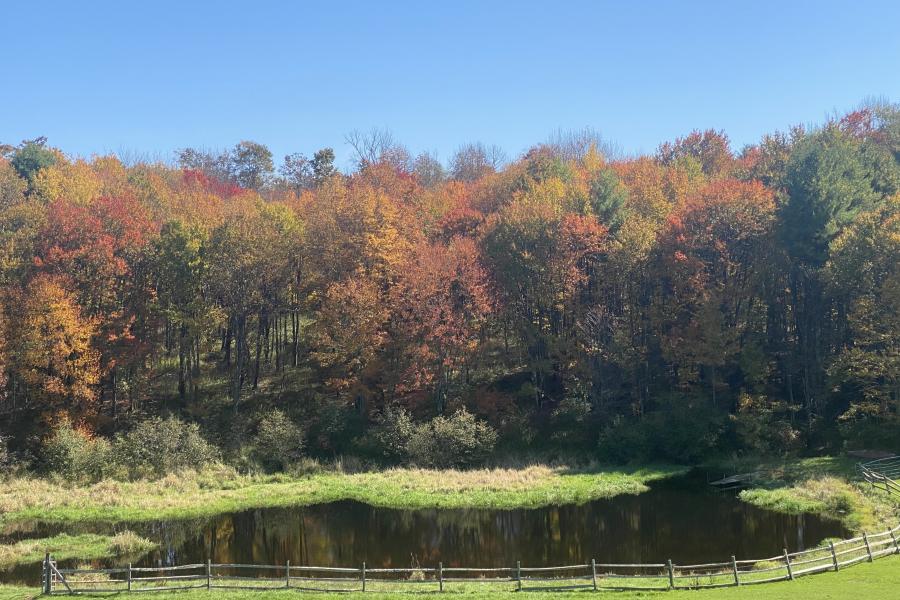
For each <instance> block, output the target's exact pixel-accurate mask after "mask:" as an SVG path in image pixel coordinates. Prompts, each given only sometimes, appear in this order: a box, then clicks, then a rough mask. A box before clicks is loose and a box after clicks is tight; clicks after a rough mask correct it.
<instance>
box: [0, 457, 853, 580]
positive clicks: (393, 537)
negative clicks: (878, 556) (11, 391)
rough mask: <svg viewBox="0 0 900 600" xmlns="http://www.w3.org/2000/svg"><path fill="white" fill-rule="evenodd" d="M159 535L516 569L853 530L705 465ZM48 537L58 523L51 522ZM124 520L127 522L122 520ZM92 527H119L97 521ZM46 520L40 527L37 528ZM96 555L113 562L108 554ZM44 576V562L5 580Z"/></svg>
mask: <svg viewBox="0 0 900 600" xmlns="http://www.w3.org/2000/svg"><path fill="white" fill-rule="evenodd" d="M129 528H131V529H132V530H134V531H137V532H139V533H141V534H142V535H145V536H147V537H150V538H151V539H154V540H156V541H158V542H160V548H159V549H158V550H156V551H154V552H152V553H150V554H149V555H147V556H145V557H143V558H142V559H141V560H140V561H139V563H137V562H136V563H135V566H157V565H172V564H185V563H199V562H205V561H206V559H207V557H209V558H211V559H212V561H213V562H219V563H245V564H246V563H257V564H283V563H284V562H285V561H287V560H290V561H291V564H293V565H316V566H348V567H349V566H354V567H356V566H359V565H360V564H361V563H362V562H363V561H365V562H366V563H367V565H368V566H369V567H370V568H371V567H410V566H413V567H414V566H423V567H428V566H435V565H437V563H438V562H439V561H442V562H443V564H444V566H446V567H450V566H478V567H508V566H512V565H515V563H516V561H517V560H519V561H522V565H523V566H543V565H565V564H575V563H584V562H588V561H590V559H592V558H593V559H596V560H597V561H598V562H600V563H638V562H645V563H647V562H656V563H659V562H665V560H666V559H669V558H671V559H672V560H673V561H674V562H676V563H680V564H696V563H704V562H714V561H723V560H727V559H728V558H729V557H730V556H731V555H732V554H734V555H736V556H737V557H738V558H739V559H740V558H766V557H771V556H774V555H777V554H780V553H781V552H782V549H783V548H788V550H790V551H795V550H802V549H804V548H808V547H812V546H815V545H817V544H818V543H820V542H821V541H822V540H824V539H825V538H828V537H845V536H847V535H848V534H849V532H847V531H846V530H845V529H844V527H843V526H842V525H841V524H840V523H839V522H837V521H833V520H829V519H824V518H822V517H819V516H816V515H809V514H807V515H783V514H778V513H774V512H770V511H766V510H762V509H759V508H755V507H753V506H751V505H749V504H746V503H744V502H741V501H740V500H739V499H738V498H737V492H736V491H734V490H731V491H719V490H716V489H713V488H712V487H711V486H709V485H707V484H706V479H705V476H704V474H702V473H697V472H695V473H693V474H691V475H688V476H685V477H678V478H673V479H670V480H666V481H660V482H657V483H655V484H653V485H652V486H651V489H650V491H648V492H645V493H643V494H639V495H636V496H629V495H625V496H617V497H615V498H610V499H607V500H597V501H594V502H589V503H586V504H582V505H564V506H548V507H543V508H537V509H517V510H489V509H452V510H449V509H430V510H396V509H387V508H376V507H372V506H369V505H366V504H361V503H358V502H351V501H343V502H334V503H330V504H321V505H314V506H306V507H297V508H277V509H258V510H248V511H243V512H237V513H233V514H226V515H220V516H218V517H215V518H212V519H208V520H203V521H199V522H194V521H190V522H185V521H179V522H158V523H150V524H134V525H132V526H130V527H129ZM38 529H42V530H44V531H41V532H40V534H41V535H47V534H49V533H53V531H52V530H51V529H49V528H46V527H39V528H38ZM118 529H122V527H121V526H120V527H118ZM91 530H93V531H100V532H105V531H110V528H109V527H106V528H102V527H94V528H92V529H91ZM36 533H37V530H35V531H33V532H32V533H31V534H30V535H35V534H36ZM95 564H102V561H101V562H98V563H95ZM39 577H40V573H39V568H37V567H35V566H29V567H19V568H17V569H14V570H12V571H8V572H6V573H0V579H2V580H28V581H29V582H30V583H36V582H37V580H38V579H39Z"/></svg>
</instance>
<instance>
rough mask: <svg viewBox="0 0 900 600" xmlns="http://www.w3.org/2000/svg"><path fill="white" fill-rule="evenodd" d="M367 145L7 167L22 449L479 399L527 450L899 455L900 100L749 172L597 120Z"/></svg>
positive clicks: (683, 142) (3, 370) (40, 143)
mask: <svg viewBox="0 0 900 600" xmlns="http://www.w3.org/2000/svg"><path fill="white" fill-rule="evenodd" d="M347 141H348V143H349V144H350V145H351V146H352V147H353V148H354V151H355V152H356V156H357V161H356V162H357V168H356V170H355V171H354V172H353V173H349V174H344V173H341V172H339V171H338V170H337V169H335V167H334V153H333V151H332V150H331V149H328V148H324V149H322V150H320V151H318V152H316V153H315V154H314V155H313V157H312V158H307V157H306V156H303V155H300V154H292V155H289V156H287V157H285V159H284V162H283V164H282V165H281V167H280V168H279V169H278V170H277V172H276V169H275V167H274V162H273V157H272V154H271V152H270V151H269V150H268V149H267V148H266V147H265V146H264V145H262V144H259V143H256V142H249V141H242V142H240V143H239V144H237V145H236V146H235V147H234V148H232V149H229V150H227V151H224V152H207V151H201V150H196V149H191V148H187V149H184V150H182V151H180V152H179V153H178V156H177V162H178V166H167V165H162V164H148V163H136V164H132V165H129V166H126V165H124V164H123V163H122V162H121V161H120V160H118V159H117V158H115V157H113V156H98V157H94V158H92V159H91V160H84V159H71V158H69V157H67V156H66V155H65V154H63V153H62V152H61V151H60V150H58V149H55V148H52V147H50V146H48V145H47V143H46V140H44V139H43V138H38V139H35V140H31V141H26V142H23V143H22V144H19V145H17V146H3V147H2V148H0V156H2V158H0V290H2V296H0V333H2V335H0V339H2V344H0V378H2V379H0V412H2V413H3V414H4V415H5V416H4V417H3V418H2V419H0V434H3V433H4V431H3V429H4V428H5V429H6V431H5V433H6V434H7V435H14V436H16V440H17V441H16V442H14V443H15V444H17V445H27V444H28V443H29V442H28V441H27V436H29V435H31V436H38V437H40V436H42V435H44V434H45V433H46V432H47V431H48V430H49V429H50V428H51V426H52V424H53V423H54V422H57V421H58V420H59V419H61V418H67V419H71V420H73V421H74V422H78V423H80V424H81V425H80V426H82V427H86V428H89V429H91V430H95V431H98V432H103V433H109V434H111V433H114V432H116V431H118V430H119V429H122V428H127V427H128V426H129V425H130V424H131V423H132V422H133V421H134V420H135V419H138V418H143V417H148V416H154V415H159V414H163V413H177V414H180V415H182V416H185V417H187V418H189V419H192V420H196V421H198V422H200V423H201V425H202V426H203V427H205V428H209V429H210V430H215V431H216V432H217V434H216V435H217V436H218V437H222V436H226V437H227V436H232V437H233V438H234V440H236V441H234V442H233V443H234V444H236V445H239V444H240V440H241V439H243V436H244V435H245V434H246V435H250V434H248V433H246V431H244V429H246V428H251V429H252V428H253V427H254V426H255V425H254V419H253V418H250V419H246V418H244V417H242V416H238V415H256V414H258V413H259V412H260V411H264V410H271V409H273V408H274V409H278V410H282V411H284V412H285V414H287V415H289V418H290V419H291V420H292V422H293V423H294V424H296V425H297V426H298V427H299V428H300V430H302V432H303V436H304V438H305V442H304V443H303V446H304V448H305V451H307V452H312V453H316V452H319V453H329V452H331V453H334V452H343V451H350V450H352V449H358V448H363V447H365V446H366V443H368V442H366V440H369V441H371V439H372V435H373V433H372V432H374V431H375V429H376V428H377V427H381V428H384V427H385V422H384V421H385V419H386V418H389V415H397V414H406V415H410V414H411V415H413V418H414V419H418V420H421V421H426V420H428V419H431V418H433V417H435V416H440V415H444V414H447V415H449V414H454V413H455V412H456V411H457V410H458V409H462V408H465V409H468V410H469V411H471V413H473V414H474V415H476V416H477V417H478V418H479V419H481V420H484V421H487V423H488V424H490V426H491V427H492V428H494V429H495V430H497V431H498V432H499V440H500V441H499V444H500V446H503V445H504V444H507V445H519V446H526V447H530V446H535V445H541V444H545V445H546V444H550V445H555V446H558V447H569V448H574V449H579V450H584V449H591V450H592V451H593V450H596V449H597V448H598V444H599V448H600V452H601V453H602V454H603V455H604V456H606V457H611V458H618V459H622V460H627V459H629V458H634V457H635V455H634V454H628V452H626V451H623V450H622V449H623V448H625V447H628V448H633V449H634V448H636V449H637V450H634V452H640V453H643V454H642V456H645V457H668V458H678V459H682V460H692V459H694V458H697V457H699V456H701V455H702V454H703V453H704V452H708V451H712V450H713V449H719V450H721V449H725V448H727V449H735V450H741V451H744V450H746V451H751V450H752V451H784V450H788V449H798V448H803V447H819V446H821V445H828V444H839V443H842V440H843V439H850V437H849V436H850V434H848V433H847V432H848V431H849V430H851V429H853V428H857V431H858V430H859V429H858V428H860V427H874V428H875V430H877V431H879V432H881V434H883V437H884V439H888V440H889V441H887V442H885V443H888V444H890V443H896V441H897V440H896V437H897V436H896V435H895V433H891V432H896V428H897V417H898V409H900V267H898V264H900V108H898V107H897V106H895V105H890V104H886V103H881V104H874V105H869V106H864V107H863V108H861V109H859V110H856V111H853V112H851V113H848V114H847V115H844V116H842V117H840V118H835V119H833V120H830V121H829V122H827V123H825V124H824V125H822V126H820V127H817V128H806V129H804V128H800V127H797V128H794V129H792V130H791V131H789V132H787V133H774V134H771V135H766V136H764V137H763V139H762V140H761V141H760V142H759V143H758V144H755V145H751V146H748V147H746V148H744V149H743V150H742V151H740V152H739V153H735V152H734V151H733V150H732V149H731V147H730V143H729V140H728V137H727V136H726V135H725V134H724V133H723V132H719V131H714V130H706V131H699V130H698V131H694V132H692V133H690V134H689V135H687V136H685V137H683V138H679V139H677V140H675V141H673V142H671V143H665V144H662V145H661V146H660V147H659V149H658V150H657V152H656V153H655V154H654V155H651V156H639V157H628V158H622V157H618V156H616V155H615V153H614V149H613V148H611V147H610V146H608V145H604V144H603V143H602V140H599V139H598V138H597V136H596V135H595V134H593V132H590V131H589V130H585V131H582V132H575V133H572V134H563V133H560V134H557V135H556V136H555V137H554V138H553V139H552V140H551V141H550V142H548V143H546V144H541V145H538V146H535V147H534V148H532V149H531V150H529V151H528V152H526V153H525V154H524V155H523V156H522V157H520V158H519V159H518V160H515V161H511V162H510V161H508V160H506V158H505V157H504V156H503V155H502V153H501V152H500V151H499V149H497V148H495V147H488V146H484V145H482V144H472V145H468V146H465V147H463V148H461V149H460V151H459V152H458V153H457V154H456V155H455V156H454V157H453V159H452V160H451V161H450V164H449V168H447V169H445V167H444V166H443V165H442V164H441V163H440V162H439V161H437V160H436V159H434V157H432V156H431V155H428V154H422V155H420V156H418V157H415V158H412V157H411V156H410V154H409V153H408V152H407V151H406V150H405V149H404V148H403V146H402V145H400V144H398V143H397V142H395V141H394V140H393V138H392V137H391V136H390V134H388V133H387V132H384V131H379V130H374V131H373V132H370V133H368V134H360V133H354V134H351V135H350V136H348V138H347ZM604 151H605V152H606V153H607V154H612V156H606V155H604ZM404 411H405V412H404ZM404 418H407V417H404ZM242 428H244V429H242ZM866 431H867V432H869V433H867V434H866V435H870V433H871V431H872V430H866ZM223 432H224V433H223ZM892 436H893V437H892ZM869 439H874V438H871V437H870V438H869ZM226 445H227V443H226Z"/></svg>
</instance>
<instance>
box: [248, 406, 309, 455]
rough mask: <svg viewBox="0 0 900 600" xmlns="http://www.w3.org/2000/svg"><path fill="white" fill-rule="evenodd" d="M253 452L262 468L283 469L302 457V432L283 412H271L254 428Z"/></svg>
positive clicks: (276, 410) (277, 410)
mask: <svg viewBox="0 0 900 600" xmlns="http://www.w3.org/2000/svg"><path fill="white" fill-rule="evenodd" d="M253 451H254V454H255V456H256V459H257V460H258V461H259V462H260V463H262V464H263V465H264V466H266V467H268V468H275V469H283V468H285V467H286V466H287V465H289V464H291V463H293V462H295V461H297V460H299V459H300V458H301V457H302V456H303V430H302V429H300V427H299V426H298V425H297V424H296V423H294V422H293V421H292V420H291V419H290V417H288V416H287V415H286V414H285V413H284V411H282V410H279V409H277V408H276V409H274V410H271V411H269V412H267V413H265V414H264V415H263V416H262V418H260V420H259V423H258V424H257V426H256V435H255V436H254V438H253Z"/></svg>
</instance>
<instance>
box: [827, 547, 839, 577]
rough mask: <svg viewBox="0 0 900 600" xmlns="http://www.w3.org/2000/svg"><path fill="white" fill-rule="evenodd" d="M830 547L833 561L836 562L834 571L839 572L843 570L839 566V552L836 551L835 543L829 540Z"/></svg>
mask: <svg viewBox="0 0 900 600" xmlns="http://www.w3.org/2000/svg"><path fill="white" fill-rule="evenodd" d="M828 545H829V547H831V560H832V561H834V570H835V571H837V570H839V569H840V568H841V566H840V565H839V564H838V559H837V552H835V551H834V542H832V541H831V540H829V541H828Z"/></svg>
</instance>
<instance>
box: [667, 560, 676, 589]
mask: <svg viewBox="0 0 900 600" xmlns="http://www.w3.org/2000/svg"><path fill="white" fill-rule="evenodd" d="M666 570H667V571H668V572H669V589H670V590H674V589H675V567H674V566H673V565H672V559H671V558H670V559H669V560H667V561H666Z"/></svg>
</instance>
